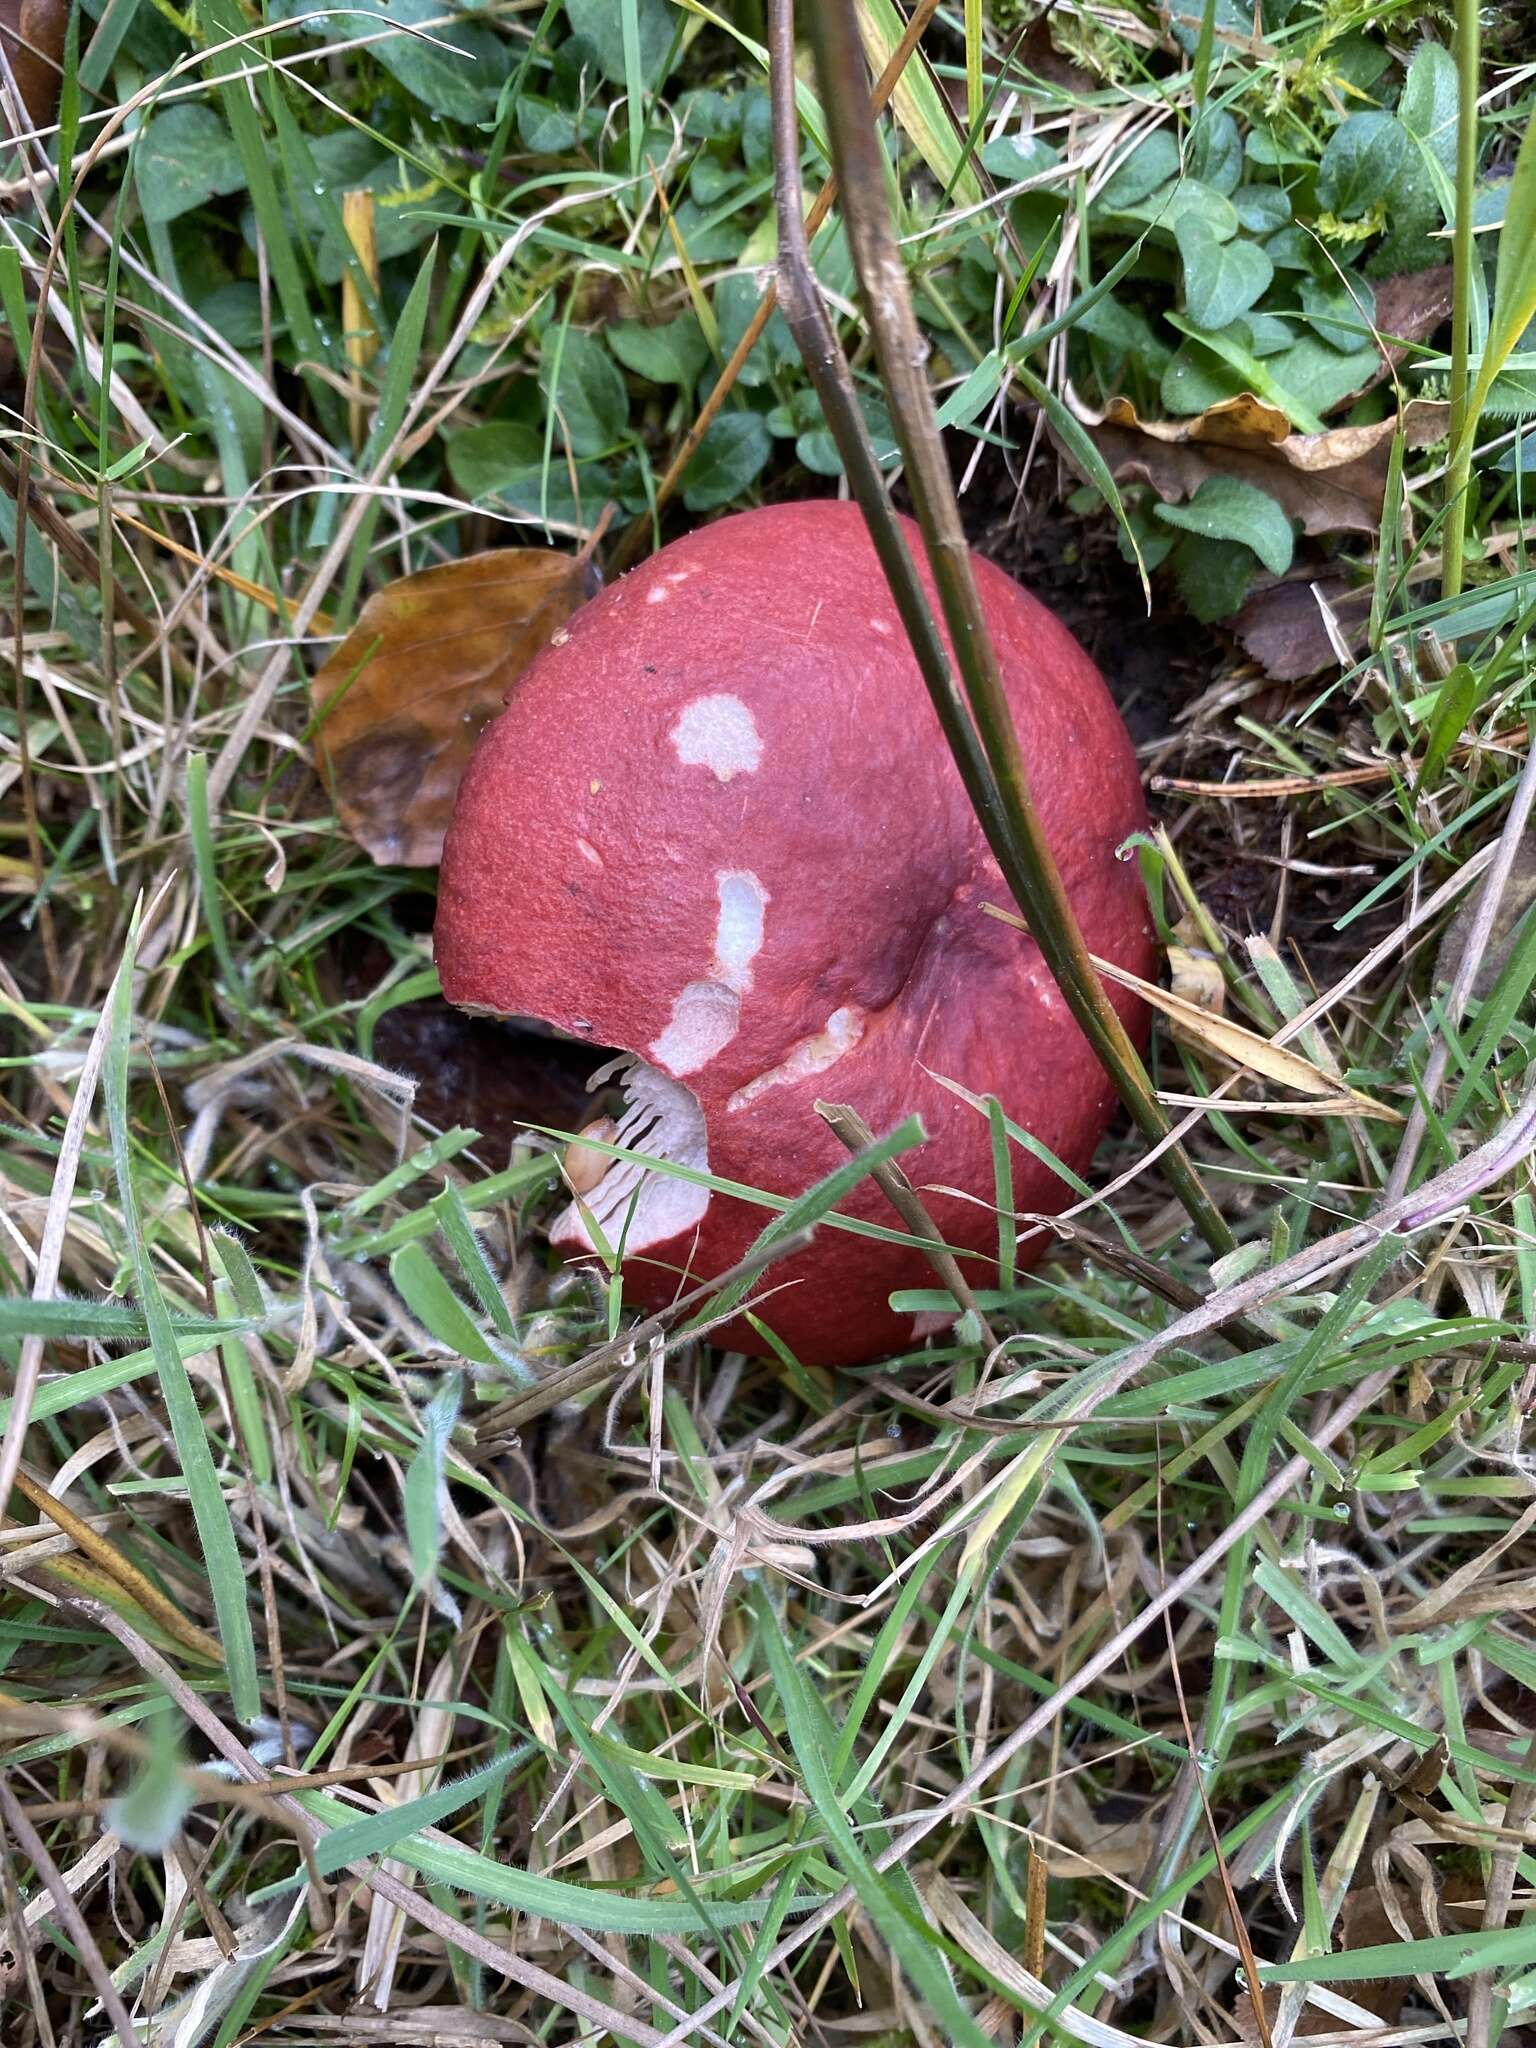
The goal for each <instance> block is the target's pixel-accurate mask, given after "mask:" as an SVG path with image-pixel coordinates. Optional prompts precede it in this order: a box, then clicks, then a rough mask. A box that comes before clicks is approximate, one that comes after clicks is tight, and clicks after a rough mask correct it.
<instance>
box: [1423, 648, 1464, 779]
mask: <svg viewBox="0 0 1536 2048" xmlns="http://www.w3.org/2000/svg"><path fill="white" fill-rule="evenodd" d="M1478 690H1479V684H1478V678H1477V673H1476V671H1475V670H1474V669H1472V668H1471V667H1470V666H1469V665H1468V664H1467V663H1466V662H1464V661H1458V662H1457V664H1456V666H1455V667H1454V668H1453V669H1452V670H1451V672H1450V674H1449V675H1448V676H1447V677H1446V679H1445V681H1444V682H1443V683H1442V684H1441V685H1440V687H1439V689H1438V690H1436V692H1435V708H1434V710H1433V711H1432V712H1431V713H1430V719H1429V731H1428V733H1427V734H1426V735H1425V740H1424V760H1423V763H1422V765H1421V766H1420V768H1419V775H1418V780H1417V782H1416V783H1415V784H1414V788H1415V791H1418V790H1422V789H1426V788H1428V787H1429V785H1430V784H1431V783H1433V782H1434V781H1435V779H1436V777H1437V776H1438V775H1439V773H1440V771H1441V769H1442V768H1443V767H1444V766H1445V764H1446V762H1447V761H1448V760H1449V759H1450V758H1451V749H1452V748H1453V747H1454V746H1455V744H1456V742H1457V741H1458V740H1459V739H1460V738H1461V735H1462V733H1463V732H1464V730H1465V729H1466V723H1467V720H1468V719H1469V718H1470V717H1471V716H1472V713H1473V711H1474V710H1475V709H1476V706H1477V698H1478Z"/></svg>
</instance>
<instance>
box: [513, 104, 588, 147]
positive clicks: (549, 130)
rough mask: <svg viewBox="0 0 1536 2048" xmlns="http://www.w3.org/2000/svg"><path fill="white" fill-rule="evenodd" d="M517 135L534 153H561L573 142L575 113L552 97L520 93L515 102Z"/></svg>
mask: <svg viewBox="0 0 1536 2048" xmlns="http://www.w3.org/2000/svg"><path fill="white" fill-rule="evenodd" d="M517 135H518V140H519V141H520V142H521V143H522V145H523V147H524V149H527V150H531V151H532V153H533V154H534V155H535V156H561V155H563V154H564V152H565V151H566V150H568V149H571V148H573V147H574V145H575V142H576V116H575V115H574V114H573V113H571V112H570V111H569V109H568V108H565V107H562V106H559V105H557V104H556V102H555V101H554V100H546V99H541V98H540V97H539V95H538V94H537V93H533V92H525V93H522V94H521V95H520V96H519V98H518V102H517Z"/></svg>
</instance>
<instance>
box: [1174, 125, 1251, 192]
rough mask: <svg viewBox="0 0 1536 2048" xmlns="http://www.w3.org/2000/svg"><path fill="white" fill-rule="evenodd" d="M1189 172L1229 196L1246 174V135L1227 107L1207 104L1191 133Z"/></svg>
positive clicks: (1203, 182)
mask: <svg viewBox="0 0 1536 2048" xmlns="http://www.w3.org/2000/svg"><path fill="white" fill-rule="evenodd" d="M1188 168H1189V175H1190V176H1191V177H1192V178H1198V179H1199V180H1200V181H1201V183H1202V184H1205V185H1210V186H1213V187H1214V188H1215V190H1216V191H1218V192H1222V193H1225V194H1226V195H1227V197H1228V198H1230V197H1231V195H1232V194H1233V193H1234V192H1235V191H1236V190H1237V187H1238V185H1239V183H1240V182H1241V180H1242V175H1243V138H1242V136H1241V134H1240V133H1239V132H1238V126H1237V123H1236V121H1234V120H1233V118H1232V116H1231V115H1230V114H1229V113H1228V112H1227V110H1226V108H1225V107H1208V108H1207V109H1206V111H1205V112H1204V113H1203V114H1202V115H1201V116H1200V118H1199V120H1198V121H1196V123H1195V125H1194V127H1193V129H1192V130H1191V131H1190V137H1189V163H1188Z"/></svg>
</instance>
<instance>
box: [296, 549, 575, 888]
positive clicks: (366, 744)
mask: <svg viewBox="0 0 1536 2048" xmlns="http://www.w3.org/2000/svg"><path fill="white" fill-rule="evenodd" d="M590 576H591V571H590V568H589V565H588V564H587V563H586V562H585V561H583V560H582V559H581V558H579V557H576V556H572V555H563V554H558V553H556V552H555V551H554V550H552V549H549V548H493V549H492V550H491V551H490V552H489V553H487V554H483V555H466V556H465V557H464V559H463V560H462V561H459V562H445V563H444V564H443V565H442V566H441V567H439V568H435V569H423V570H421V571H419V572H418V573H417V574H416V575H414V576H402V577H401V578H400V580H399V582H397V583H391V584H390V585H389V586H388V588H387V589H384V590H381V591H378V592H376V593H375V595H374V596H372V597H370V598H369V600H368V602H367V603H366V604H365V605H364V606H363V609H362V613H361V615H360V616H359V618H358V621H357V624H356V625H355V626H354V627H353V628H352V630H351V632H350V633H349V634H348V635H347V637H346V639H345V640H343V641H342V643H341V645H340V646H339V647H337V648H336V649H334V651H333V652H332V653H331V655H330V657H329V659H328V660H327V661H326V663H325V666H324V667H323V668H322V669H321V670H320V671H319V673H318V674H317V675H316V676H315V678H314V680H313V682H312V683H311V684H310V695H311V698H312V701H313V703H314V706H315V713H316V718H317V720H318V723H319V744H320V751H321V755H322V758H323V759H324V761H325V766H326V774H327V778H328V780H329V782H330V786H331V792H332V795H333V796H334V798H335V802H336V811H337V815H338V816H339V817H340V819H341V822H342V824H343V825H344V826H345V827H346V829H347V830H348V831H349V832H350V833H351V834H352V837H353V838H354V839H355V840H357V842H358V844H359V845H360V846H362V847H363V848H364V849H365V851H366V852H368V853H370V854H371V855H372V856H373V858H374V859H375V860H376V861H380V862H387V863H389V864H390V865H392V866H399V867H413V868H421V867H432V866H435V864H436V863H437V861H438V860H439V858H440V857H441V855H442V850H443V834H444V833H445V832H446V831H447V829H448V819H449V816H450V814H451V813H452V810H453V800H454V797H455V795H456V794H457V791H458V787H459V778H460V776H461V775H462V774H463V773H464V767H465V764H466V762H467V761H468V760H469V755H470V750H471V748H472V747H473V746H474V743H475V741H476V740H477V739H478V738H479V736H480V731H481V728H482V727H483V726H484V725H486V724H487V723H488V721H489V720H490V719H491V718H493V717H494V716H495V714H496V713H497V712H498V711H499V710H500V709H501V706H502V703H503V702H504V700H505V698H506V695H507V692H508V690H509V689H510V688H511V687H512V685H513V684H514V683H515V682H516V681H517V679H518V677H519V676H520V675H521V674H522V672H523V670H524V669H525V668H526V667H527V666H528V664H529V662H530V661H532V659H533V657H534V656H535V655H536V654H537V653H538V652H539V650H540V648H542V647H543V646H544V645H545V644H546V643H547V642H548V640H549V639H550V638H551V636H552V635H553V634H554V633H555V632H557V631H558V629H559V628H560V627H561V626H562V625H563V624H564V623H565V621H566V620H567V619H568V618H569V617H570V616H571V613H572V612H574V611H575V610H576V609H577V608H578V607H579V606H580V605H582V604H583V603H585V601H586V599H587V598H588V597H589V596H590V595H591V593H592V588H593V585H592V583H591V581H589V578H590Z"/></svg>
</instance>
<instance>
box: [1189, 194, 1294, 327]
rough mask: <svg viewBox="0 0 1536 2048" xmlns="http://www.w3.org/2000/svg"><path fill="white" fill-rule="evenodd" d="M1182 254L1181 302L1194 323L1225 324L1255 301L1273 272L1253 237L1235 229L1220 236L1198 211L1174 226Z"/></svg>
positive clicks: (1207, 325) (1210, 325)
mask: <svg viewBox="0 0 1536 2048" xmlns="http://www.w3.org/2000/svg"><path fill="white" fill-rule="evenodd" d="M1174 237H1175V239H1176V241H1177V242H1178V245H1179V254H1180V256H1181V257H1182V258H1183V260H1184V304H1185V307H1186V309H1187V310H1188V313H1189V317H1190V319H1191V320H1193V321H1194V322H1195V324H1196V326H1198V327H1225V326H1227V325H1228V323H1229V322H1231V321H1233V320H1236V319H1237V318H1238V316H1239V315H1240V314H1243V313H1246V312H1247V311H1248V308H1249V307H1250V306H1252V305H1254V304H1256V303H1257V301H1258V300H1259V299H1261V298H1262V297H1263V296H1264V294H1265V292H1266V291H1268V289H1269V286H1270V283H1271V281H1272V280H1273V278H1274V275H1275V266H1274V265H1273V263H1271V262H1270V260H1269V258H1268V257H1267V256H1266V255H1265V254H1264V251H1263V250H1262V249H1261V248H1260V247H1259V245H1258V243H1257V242H1250V241H1248V240H1247V239H1246V238H1245V237H1244V236H1241V235H1236V236H1234V237H1233V238H1232V239H1231V240H1230V241H1226V242H1224V241H1222V240H1220V239H1219V237H1218V236H1217V235H1216V233H1215V230H1214V229H1213V228H1212V227H1211V224H1210V222H1209V221H1208V220H1206V219H1205V218H1204V217H1203V216H1202V215H1200V214H1188V215H1186V216H1185V217H1184V218H1183V219H1181V220H1180V221H1179V223H1178V225H1177V226H1176V227H1175V229H1174Z"/></svg>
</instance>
